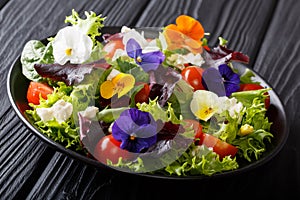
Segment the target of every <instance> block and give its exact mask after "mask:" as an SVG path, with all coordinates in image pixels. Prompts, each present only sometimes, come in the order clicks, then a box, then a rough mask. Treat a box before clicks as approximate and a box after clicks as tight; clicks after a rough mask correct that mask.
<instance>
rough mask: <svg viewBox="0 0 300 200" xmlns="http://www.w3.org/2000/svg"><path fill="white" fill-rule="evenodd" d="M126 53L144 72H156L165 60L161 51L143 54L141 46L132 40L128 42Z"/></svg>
mask: <svg viewBox="0 0 300 200" xmlns="http://www.w3.org/2000/svg"><path fill="white" fill-rule="evenodd" d="M126 51H127V54H128V56H129V57H131V58H134V60H135V62H136V63H137V64H138V65H140V66H141V67H142V68H143V70H144V71H145V72H149V71H153V70H156V69H157V67H158V66H159V65H160V64H161V63H162V62H163V61H164V59H165V55H164V54H163V53H162V52H161V51H153V52H148V53H143V52H142V48H141V46H140V45H139V43H138V42H137V41H135V40H134V39H129V40H128V42H127V44H126Z"/></svg>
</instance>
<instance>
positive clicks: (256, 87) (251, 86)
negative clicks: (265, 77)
mask: <svg viewBox="0 0 300 200" xmlns="http://www.w3.org/2000/svg"><path fill="white" fill-rule="evenodd" d="M260 89H264V87H263V86H261V85H259V84H255V83H243V84H240V89H239V91H249V90H260ZM265 95H268V97H267V98H266V99H265V108H266V109H268V108H269V107H270V95H269V93H268V92H266V93H265Z"/></svg>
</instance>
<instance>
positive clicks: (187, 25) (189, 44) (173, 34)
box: [164, 15, 204, 53]
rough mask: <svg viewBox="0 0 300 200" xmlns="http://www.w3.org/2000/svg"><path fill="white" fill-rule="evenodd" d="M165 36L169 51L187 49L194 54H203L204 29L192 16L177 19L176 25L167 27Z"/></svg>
mask: <svg viewBox="0 0 300 200" xmlns="http://www.w3.org/2000/svg"><path fill="white" fill-rule="evenodd" d="M164 36H165V38H166V41H167V44H168V49H169V50H175V49H180V48H186V49H188V50H189V51H191V52H192V53H202V42H201V41H200V40H201V39H202V38H203V36H204V29H203V27H202V25H201V23H200V22H199V21H197V20H196V19H194V18H192V17H190V16H187V15H180V16H179V17H177V19H176V25H175V24H170V25H168V26H166V27H165V30H164Z"/></svg>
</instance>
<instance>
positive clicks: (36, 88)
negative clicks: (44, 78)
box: [27, 81, 54, 105]
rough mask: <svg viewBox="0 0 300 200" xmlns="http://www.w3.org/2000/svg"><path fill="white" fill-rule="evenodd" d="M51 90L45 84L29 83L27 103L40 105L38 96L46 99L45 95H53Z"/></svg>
mask: <svg viewBox="0 0 300 200" xmlns="http://www.w3.org/2000/svg"><path fill="white" fill-rule="evenodd" d="M53 91H54V90H53V88H52V87H51V86H49V85H48V84H46V83H40V82H34V81H31V82H30V83H29V87H28V89H27V101H28V103H33V104H35V105H39V104H40V96H41V97H42V98H43V99H47V95H48V94H51V93H53Z"/></svg>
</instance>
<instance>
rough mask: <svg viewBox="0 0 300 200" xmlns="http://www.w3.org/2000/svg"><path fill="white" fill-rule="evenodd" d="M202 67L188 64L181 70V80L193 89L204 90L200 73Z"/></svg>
mask: <svg viewBox="0 0 300 200" xmlns="http://www.w3.org/2000/svg"><path fill="white" fill-rule="evenodd" d="M203 71H204V69H202V68H200V67H197V66H188V67H186V68H184V69H183V70H182V71H181V75H182V78H183V80H185V81H186V82H187V83H189V84H190V85H191V86H192V87H193V88H194V91H196V90H205V88H204V86H203V84H202V73H203Z"/></svg>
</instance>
